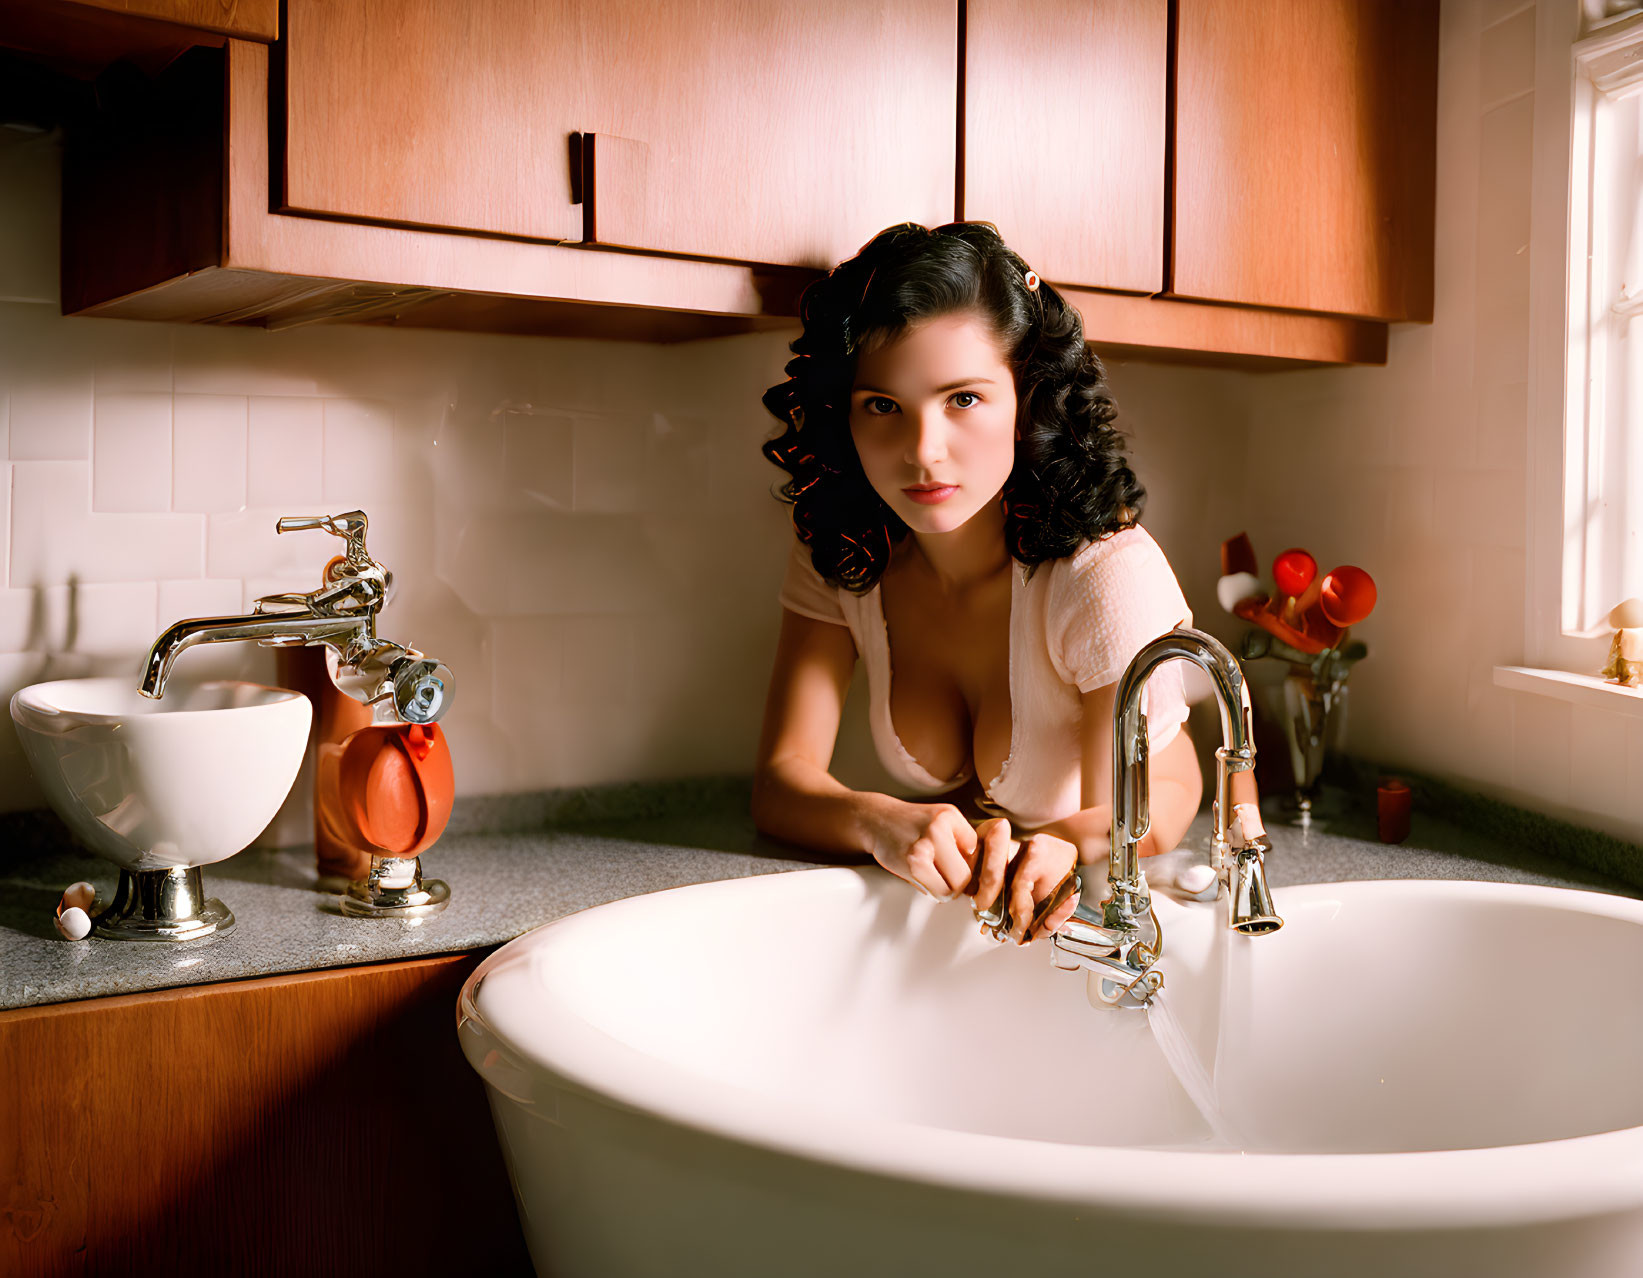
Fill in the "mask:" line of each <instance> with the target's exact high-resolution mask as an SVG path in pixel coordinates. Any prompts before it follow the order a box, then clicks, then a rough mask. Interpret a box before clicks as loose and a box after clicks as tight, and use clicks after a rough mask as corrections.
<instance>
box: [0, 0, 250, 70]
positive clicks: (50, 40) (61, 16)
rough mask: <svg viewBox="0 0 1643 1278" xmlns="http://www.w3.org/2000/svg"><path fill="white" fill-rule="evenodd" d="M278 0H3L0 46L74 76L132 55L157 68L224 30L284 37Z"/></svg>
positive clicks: (212, 42) (137, 62)
mask: <svg viewBox="0 0 1643 1278" xmlns="http://www.w3.org/2000/svg"><path fill="white" fill-rule="evenodd" d="M279 6H280V0H0V49H11V50H15V51H16V52H18V53H21V54H24V55H26V56H27V57H28V58H29V59H30V60H32V61H33V62H35V63H38V64H40V65H43V66H48V67H51V68H52V69H54V70H56V71H59V72H61V73H63V74H65V75H68V76H71V77H73V78H75V79H82V80H88V79H91V78H92V77H94V76H96V75H97V74H98V73H100V72H102V71H103V70H104V69H106V68H107V67H108V66H110V65H111V64H112V63H114V62H117V61H121V60H124V61H127V62H130V63H131V64H132V65H133V66H135V67H137V68H138V69H139V70H141V71H144V72H146V73H148V74H154V73H155V72H158V71H160V70H161V69H163V68H164V67H165V66H167V65H168V64H170V63H171V62H172V61H173V60H175V59H176V58H177V57H178V56H179V55H180V54H181V53H183V52H184V51H185V50H187V49H191V48H194V47H195V46H198V45H207V46H212V47H216V48H221V47H222V43H223V40H224V38H225V37H229V36H232V37H235V38H237V39H240V40H257V41H261V42H263V43H265V44H266V43H269V42H271V41H274V40H277V39H279V33H280V21H279V19H280V7H279Z"/></svg>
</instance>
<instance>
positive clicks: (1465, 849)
mask: <svg viewBox="0 0 1643 1278" xmlns="http://www.w3.org/2000/svg"><path fill="white" fill-rule="evenodd" d="M699 789H700V791H701V792H700V793H698V794H697V796H696V799H695V800H694V801H692V802H690V803H686V804H683V805H680V804H674V805H673V807H672V809H671V810H669V807H668V805H667V804H665V803H664V804H657V803H655V802H645V801H639V802H633V803H631V804H629V805H627V806H628V807H629V808H630V809H631V811H633V812H638V813H642V815H612V814H611V812H610V811H609V809H610V808H612V807H613V806H614V807H616V808H621V807H622V806H624V805H623V804H622V803H621V802H617V803H616V804H614V805H613V804H611V803H606V804H605V805H604V807H605V809H606V810H605V811H603V812H600V811H598V810H596V809H597V807H598V805H594V806H593V809H590V808H589V806H588V805H586V804H583V805H581V810H580V811H570V812H566V811H563V810H558V811H550V810H548V809H552V808H554V806H555V805H553V804H552V803H551V802H548V803H546V804H543V803H537V804H536V805H535V806H533V805H532V804H531V803H530V802H529V801H528V800H525V801H520V800H514V801H512V802H511V803H510V801H508V800H502V801H497V802H494V803H486V802H484V801H470V802H469V803H468V804H467V806H466V808H465V812H466V815H465V816H464V817H463V819H462V820H457V821H453V826H452V828H451V829H449V830H448V831H447V834H446V836H445V837H444V838H443V839H442V840H441V841H440V842H439V844H438V845H437V846H436V847H435V848H434V849H433V850H432V851H431V852H430V853H428V854H427V856H426V857H425V858H424V861H423V873H424V875H425V876H427V877H430V878H438V879H443V880H444V881H445V882H446V883H448V884H449V885H450V889H451V903H450V905H449V906H448V907H447V908H446V909H445V910H443V911H442V912H440V913H439V914H436V915H433V916H431V917H429V918H426V919H421V920H400V919H357V918H347V917H344V916H342V915H340V914H337V913H335V912H334V911H333V910H331V909H328V908H326V906H327V902H328V900H329V899H330V898H328V897H327V896H326V895H325V894H323V893H321V892H319V891H317V890H316V887H315V874H314V859H313V851H312V849H311V848H296V849H290V850H285V851H280V852H266V851H256V850H252V851H246V852H242V853H240V854H239V855H238V856H235V857H231V858H229V859H228V860H226V861H223V862H219V863H218V864H216V865H211V866H207V867H205V870H204V876H205V885H206V891H207V894H208V895H210V896H215V897H218V898H220V899H221V900H222V901H223V903H224V904H226V905H227V906H228V907H229V909H231V910H232V911H233V912H234V917H235V920H236V925H235V927H234V928H233V929H232V930H231V931H230V932H229V933H228V934H227V935H224V936H217V937H210V938H207V939H205V940H202V941H194V942H189V943H186V944H160V943H141V942H122V941H108V940H101V939H98V938H89V939H87V940H84V941H66V940H64V939H63V938H62V937H60V936H59V935H58V934H57V932H56V929H55V928H54V926H53V923H52V911H53V908H54V907H55V906H56V904H57V899H58V897H59V896H60V895H61V893H62V890H63V889H64V888H65V887H67V886H68V885H69V884H70V883H72V882H74V881H76V880H78V879H86V880H89V881H90V882H91V883H93V884H94V885H95V886H96V888H97V895H98V905H99V907H100V906H101V905H102V904H103V903H104V902H106V901H107V900H109V899H111V898H112V896H113V891H114V886H115V882H116V880H117V878H118V871H117V870H116V868H115V867H114V866H113V865H112V864H111V863H110V862H108V861H105V860H102V859H101V858H98V857H95V856H92V855H91V854H89V853H86V852H84V851H81V850H79V849H77V848H76V847H75V846H74V845H73V844H72V842H71V841H70V839H69V836H68V834H67V831H66V830H65V829H64V828H63V827H62V825H61V824H60V823H59V822H58V821H57V819H56V818H55V816H53V815H51V814H50V813H28V814H22V815H20V816H13V817H9V818H6V822H7V823H8V824H9V829H8V830H7V834H8V836H9V837H7V838H6V840H5V842H6V846H7V848H8V853H7V861H6V864H5V865H4V866H3V867H0V1010H4V1009H9V1008H20V1007H29V1006H35V1005H39V1004H47V1003H63V1002H68V1001H71V1000H74V999H84V998H94V997H99V996H103V995H111V994H124V993H131V992H135V991H141V990H156V989H165V988H168V987H176V986H184V985H196V984H203V983H206V982H210V981H226V980H236V979H244V978H247V977H256V976H269V975H274V974H277V973H282V972H304V971H313V970H317V969H321V968H331V967H352V966H355V965H358V964H362V963H374V962H385V961H390V960H395V959H407V958H416V957H424V956H428V955H435V954H451V953H461V952H464V951H472V950H484V949H488V948H490V947H492V946H495V945H498V944H500V943H502V942H504V941H508V940H511V939H512V938H513V937H516V936H519V935H520V934H522V933H524V932H527V931H529V930H530V929H532V928H534V927H538V926H540V925H541V924H543V923H548V922H551V921H552V920H554V919H557V918H561V917H563V916H565V915H567V914H572V913H575V912H576V911H578V910H584V909H587V908H589V907H590V906H594V905H599V904H602V903H603V902H606V901H613V900H616V899H618V898H620V897H625V896H635V895H638V894H640V893H644V892H654V891H659V890H661V889H664V888H670V887H678V886H681V885H683V884H688V883H700V882H706V881H708V880H713V879H727V878H739V877H742V876H746V875H753V874H772V873H781V872H785V871H790V870H803V869H810V868H814V867H815V866H817V865H830V864H871V862H870V860H869V859H868V858H866V857H860V858H851V857H831V856H815V855H811V854H809V853H808V852H806V851H805V850H803V849H800V848H796V847H793V846H791V845H789V844H785V843H781V842H778V841H776V840H773V839H770V838H767V837H765V836H764V835H761V834H760V833H758V831H756V830H755V829H754V828H753V822H752V820H751V818H750V817H749V816H748V815H747V787H746V783H745V781H743V782H734V781H732V782H730V783H728V784H722V783H721V784H711V783H710V784H707V785H705V786H703V787H700V788H699ZM626 793H628V794H633V793H645V791H643V788H642V787H641V788H639V789H638V790H635V789H634V788H632V787H630V788H629V789H628V790H627V791H626ZM1331 797H1333V798H1334V800H1335V802H1334V803H1333V804H1331V806H1333V807H1334V808H1336V809H1337V811H1336V813H1335V815H1334V816H1333V817H1332V818H1331V819H1330V820H1329V822H1328V828H1327V829H1318V828H1314V829H1312V830H1310V831H1302V830H1300V829H1297V828H1295V827H1293V826H1289V825H1285V824H1282V821H1283V819H1284V818H1283V817H1282V815H1281V814H1280V812H1279V810H1278V808H1277V806H1276V804H1275V803H1274V802H1272V801H1267V802H1263V805H1262V807H1263V813H1265V814H1266V822H1267V825H1268V833H1269V834H1270V836H1271V839H1272V852H1271V854H1270V855H1269V857H1268V859H1267V878H1268V882H1269V884H1270V885H1271V886H1272V887H1273V888H1274V889H1281V888H1282V887H1283V886H1284V885H1286V884H1297V883H1329V882H1337V881H1341V880H1348V879H1484V880H1495V881H1501V882H1511V883H1537V884H1545V885H1549V886H1554V887H1571V888H1586V889H1596V890H1602V891H1609V892H1618V893H1622V894H1624V895H1628V896H1643V891H1640V890H1639V888H1638V887H1636V886H1632V885H1630V884H1628V883H1626V882H1624V881H1622V880H1621V879H1619V878H1616V877H1613V876H1612V875H1610V874H1607V873H1604V872H1602V871H1601V870H1599V869H1594V868H1584V867H1582V866H1580V865H1577V864H1575V863H1573V862H1572V861H1569V860H1565V859H1559V858H1556V857H1553V856H1551V855H1549V854H1547V853H1546V852H1545V851H1544V850H1542V849H1543V848H1544V846H1545V845H1546V840H1545V839H1514V838H1508V837H1503V836H1502V835H1501V834H1500V832H1499V823H1498V822H1497V823H1494V825H1495V827H1496V828H1495V829H1494V830H1493V831H1492V832H1485V831H1483V830H1481V829H1480V828H1479V826H1480V825H1483V824H1489V823H1486V822H1479V821H1477V820H1474V819H1461V820H1451V819H1444V818H1442V817H1440V816H1439V815H1437V814H1436V812H1435V811H1433V810H1428V809H1427V808H1423V807H1422V806H1421V805H1420V804H1417V811H1416V812H1415V814H1414V818H1413V822H1412V828H1411V833H1410V837H1409V839H1408V840H1407V841H1406V842H1404V843H1402V844H1398V845H1390V844H1383V843H1380V842H1379V841H1378V840H1377V839H1376V834H1375V827H1374V818H1373V815H1372V814H1370V813H1368V812H1367V811H1365V810H1363V809H1362V808H1361V806H1355V805H1354V803H1353V801H1352V800H1351V798H1350V796H1349V795H1348V794H1347V793H1346V792H1344V791H1343V792H1340V793H1339V794H1334V795H1332V794H1331V793H1329V792H1326V795H1325V798H1326V799H1329V798H1331ZM559 806H560V807H561V808H563V805H559ZM647 809H648V810H647ZM487 814H489V816H488V817H487ZM521 820H524V821H526V822H528V823H530V824H531V826H532V828H523V829H522V828H519V827H520V823H521ZM487 821H489V823H490V824H491V825H492V826H493V827H501V828H493V829H491V830H487V829H486V828H485V827H486V825H487ZM1210 828H1211V819H1210V815H1209V813H1208V811H1207V810H1206V811H1204V812H1201V813H1200V814H1199V815H1198V817H1197V819H1196V820H1195V821H1194V823H1193V825H1192V826H1191V828H1190V829H1189V831H1188V833H1187V836H1186V838H1185V839H1184V840H1183V842H1182V844H1181V846H1180V847H1179V848H1178V849H1176V851H1174V852H1172V853H1170V854H1168V855H1167V856H1166V857H1162V858H1158V859H1157V860H1156V861H1154V860H1151V859H1149V860H1148V861H1147V863H1146V864H1147V866H1148V868H1149V870H1150V869H1151V868H1152V867H1153V866H1155V865H1156V866H1157V867H1158V869H1159V870H1165V869H1166V867H1169V868H1174V867H1175V866H1176V865H1178V864H1179V863H1180V862H1182V861H1185V860H1187V859H1189V858H1191V859H1199V860H1201V859H1203V857H1204V852H1203V849H1204V848H1205V847H1207V839H1208V835H1209V832H1210ZM1278 898H1279V904H1280V906H1281V904H1282V894H1281V892H1280V893H1278Z"/></svg>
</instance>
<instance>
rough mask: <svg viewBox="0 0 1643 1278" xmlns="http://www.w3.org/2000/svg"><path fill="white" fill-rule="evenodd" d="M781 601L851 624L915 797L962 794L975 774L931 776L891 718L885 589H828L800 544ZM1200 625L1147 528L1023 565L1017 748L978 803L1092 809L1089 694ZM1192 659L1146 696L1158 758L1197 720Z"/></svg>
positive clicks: (1014, 683)
mask: <svg viewBox="0 0 1643 1278" xmlns="http://www.w3.org/2000/svg"><path fill="white" fill-rule="evenodd" d="M778 598H779V599H780V601H781V604H782V606H783V607H784V608H788V609H790V610H791V611H793V612H796V613H799V614H800V615H802V616H806V617H814V618H816V619H817V620H820V621H829V622H833V623H835V624H838V625H843V626H848V627H849V628H850V633H851V636H852V637H853V638H854V639H855V643H856V652H857V653H858V654H859V655H860V656H861V658H862V662H863V664H864V665H865V666H866V668H867V684H868V719H869V724H870V728H871V731H872V735H873V746H874V749H875V750H876V751H877V753H878V756H879V760H880V762H882V763H883V765H884V767H885V769H886V770H887V771H888V772H889V773H890V775H891V776H893V777H894V778H896V780H897V781H899V782H901V783H902V784H903V785H905V786H906V787H907V788H908V790H910V791H911V792H912V793H914V794H917V795H933V794H943V793H946V792H947V791H949V790H954V789H957V788H958V787H959V786H961V785H963V784H964V783H965V782H966V781H968V780H969V779H970V777H971V775H972V774H973V772H974V765H973V764H968V763H967V764H965V766H964V767H963V769H961V770H960V772H959V774H958V775H957V776H955V777H952V778H949V779H947V780H942V779H941V778H939V777H934V776H931V775H930V773H929V772H927V771H926V770H925V769H924V767H923V766H922V765H920V763H919V762H918V760H917V759H915V758H914V757H913V756H912V754H910V753H909V752H908V750H907V749H906V747H905V746H903V745H902V743H901V740H900V738H899V737H897V735H896V731H895V727H894V725H893V724H892V722H891V719H890V644H889V636H888V632H887V630H886V627H885V624H884V611H883V606H882V601H881V597H880V593H879V587H878V586H877V585H875V586H874V587H873V589H872V590H870V591H868V592H867V593H866V594H863V595H855V594H852V593H850V592H849V591H848V590H844V589H841V588H837V587H833V586H829V585H828V584H827V583H826V582H825V581H824V580H823V579H822V577H821V575H820V574H819V573H818V572H817V571H816V570H815V567H814V566H813V565H812V564H811V562H810V552H809V550H808V549H807V548H806V547H805V546H804V544H803V543H801V542H799V541H797V540H795V541H794V542H793V547H792V551H791V553H790V555H789V557H788V563H787V572H786V576H785V578H784V579H783V581H782V587H781V590H780V592H779V594H778ZM1191 624H1192V610H1191V609H1190V608H1189V607H1188V606H1187V601H1186V597H1185V596H1184V595H1183V594H1182V593H1181V586H1180V583H1179V582H1178V581H1177V580H1176V578H1175V572H1174V570H1173V569H1172V568H1171V567H1170V564H1169V560H1167V559H1166V558H1165V557H1164V552H1163V551H1162V550H1161V549H1160V548H1159V546H1158V543H1157V542H1155V541H1154V540H1153V539H1152V536H1151V534H1150V533H1148V532H1147V531H1146V529H1144V528H1142V527H1140V526H1139V525H1137V526H1135V527H1131V528H1126V529H1123V530H1122V531H1120V532H1116V533H1112V534H1110V535H1108V536H1106V537H1103V538H1101V539H1100V540H1094V541H1087V542H1085V543H1084V544H1083V545H1082V546H1081V547H1080V548H1079V549H1078V550H1077V551H1076V552H1075V553H1073V554H1072V555H1068V556H1066V557H1064V558H1062V559H1055V560H1050V561H1048V562H1046V563H1044V564H1041V565H1040V566H1039V568H1038V571H1037V572H1035V573H1034V574H1033V577H1032V580H1031V581H1028V580H1026V573H1025V568H1024V567H1023V566H1022V565H1021V564H1020V563H1019V561H1018V562H1017V563H1016V572H1015V573H1014V574H1012V577H1011V589H1010V749H1009V753H1008V754H1007V755H1006V757H1005V759H1004V764H1003V767H1002V768H1001V770H1000V771H999V774H998V775H997V776H996V777H994V778H993V779H992V780H991V781H990V782H989V783H987V784H986V785H985V786H983V790H984V791H985V796H986V797H985V799H984V800H978V801H977V802H978V806H980V807H982V808H983V809H984V810H987V811H991V812H994V813H995V814H997V815H1003V816H1007V817H1009V818H1010V821H1011V824H1012V825H1014V826H1017V827H1019V828H1023V829H1036V828H1037V827H1039V826H1042V825H1045V824H1048V823H1049V822H1051V821H1058V820H1060V819H1061V818H1063V817H1065V816H1069V815H1071V814H1072V813H1074V812H1076V811H1078V810H1079V809H1080V808H1081V807H1082V806H1083V803H1082V771H1083V769H1082V749H1083V747H1082V743H1081V740H1080V735H1079V729H1080V726H1081V724H1082V721H1083V706H1082V703H1081V702H1080V700H1079V694H1080V693H1084V692H1090V691H1092V690H1094V689H1096V688H1099V687H1102V686H1104V685H1106V684H1109V683H1116V682H1117V681H1118V678H1119V676H1120V675H1122V674H1123V673H1124V671H1125V669H1126V668H1127V667H1128V666H1129V663H1130V661H1131V660H1133V659H1134V657H1135V654H1136V653H1137V652H1139V651H1140V650H1141V648H1142V647H1143V645H1145V644H1146V643H1148V642H1150V641H1151V640H1153V639H1156V638H1157V637H1158V636H1159V635H1161V634H1164V633H1166V632H1167V631H1170V630H1173V629H1174V628H1175V627H1177V626H1190V625H1191ZM1183 673H1184V663H1182V662H1179V661H1169V662H1165V663H1164V664H1163V665H1162V666H1159V667H1157V669H1155V670H1154V672H1153V674H1152V676H1151V678H1149V679H1148V680H1147V684H1146V687H1145V689H1144V690H1143V691H1142V694H1141V708H1142V711H1143V712H1144V713H1145V714H1146V716H1147V740H1148V746H1149V748H1150V750H1151V751H1152V752H1154V753H1156V752H1157V751H1159V750H1161V749H1162V748H1163V747H1164V746H1166V745H1168V744H1169V742H1170V741H1171V740H1172V739H1174V737H1175V734H1176V733H1177V732H1179V731H1180V727H1181V724H1182V723H1183V722H1185V721H1186V718H1187V698H1186V687H1185V683H1184V681H1183V677H1182V676H1183Z"/></svg>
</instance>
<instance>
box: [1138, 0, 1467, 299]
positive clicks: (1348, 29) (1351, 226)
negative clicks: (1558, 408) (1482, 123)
mask: <svg viewBox="0 0 1643 1278" xmlns="http://www.w3.org/2000/svg"><path fill="white" fill-rule="evenodd" d="M1177 15H1178V16H1177V24H1178V25H1177V32H1176V65H1175V140H1174V149H1175V159H1174V201H1173V214H1174V218H1173V237H1172V240H1171V262H1172V272H1171V279H1170V291H1171V293H1172V294H1173V295H1175V296H1178V297H1186V298H1199V299H1204V300H1212V301H1221V302H1238V303H1242V304H1245V305H1250V306H1270V307H1281V308H1293V309H1297V310H1307V311H1328V312H1333V313H1337V314H1342V315H1359V316H1366V317H1371V318H1379V319H1387V320H1429V319H1431V317H1432V244H1433V207H1434V193H1435V185H1436V179H1435V170H1436V143H1435V131H1436V118H1437V116H1436V113H1437V3H1436V0H1260V3H1251V0H1178V6H1177Z"/></svg>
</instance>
